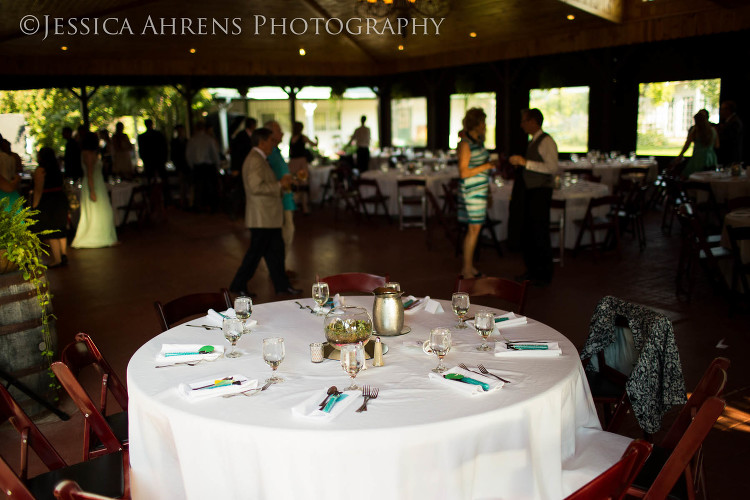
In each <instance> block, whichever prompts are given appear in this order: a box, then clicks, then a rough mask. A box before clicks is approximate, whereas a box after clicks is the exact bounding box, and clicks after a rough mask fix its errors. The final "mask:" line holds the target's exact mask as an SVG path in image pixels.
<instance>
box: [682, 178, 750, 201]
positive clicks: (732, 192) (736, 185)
mask: <svg viewBox="0 0 750 500" xmlns="http://www.w3.org/2000/svg"><path fill="white" fill-rule="evenodd" d="M688 180H690V181H694V182H704V183H708V184H711V191H713V193H714V198H716V201H717V202H719V203H726V202H727V201H728V200H731V199H733V198H739V197H740V196H750V177H748V176H747V171H743V172H742V174H741V175H739V176H737V177H733V176H732V175H731V174H730V173H729V172H717V171H715V170H705V171H703V172H695V173H693V174H691V175H690V177H689V178H688ZM704 197H705V196H704ZM701 201H702V200H701Z"/></svg>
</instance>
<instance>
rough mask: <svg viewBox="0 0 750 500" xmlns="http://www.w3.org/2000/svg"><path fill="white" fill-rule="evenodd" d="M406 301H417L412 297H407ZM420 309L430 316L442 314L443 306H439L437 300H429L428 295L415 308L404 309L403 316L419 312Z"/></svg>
mask: <svg viewBox="0 0 750 500" xmlns="http://www.w3.org/2000/svg"><path fill="white" fill-rule="evenodd" d="M406 300H414V301H416V300H419V299H417V298H416V297H415V296H414V295H409V296H408V297H406ZM422 309H424V310H425V311H427V312H428V313H431V314H438V313H441V312H443V306H442V305H441V304H440V302H438V301H437V300H433V299H431V298H430V296H429V295H426V296H425V297H424V298H423V299H422V301H421V302H420V303H419V304H417V305H416V306H414V307H411V308H409V309H404V314H406V315H410V314H414V313H416V312H417V311H421V310H422Z"/></svg>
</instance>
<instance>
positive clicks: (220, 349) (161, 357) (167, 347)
mask: <svg viewBox="0 0 750 500" xmlns="http://www.w3.org/2000/svg"><path fill="white" fill-rule="evenodd" d="M204 345H206V344H162V346H161V351H159V354H157V355H156V364H157V365H159V366H163V365H174V364H177V363H192V362H193V361H214V360H216V359H218V358H220V357H221V356H222V355H224V346H223V345H215V346H213V347H214V351H213V352H211V353H208V354H185V355H181V356H165V354H166V353H168V352H198V349H200V348H201V347H203V346H204Z"/></svg>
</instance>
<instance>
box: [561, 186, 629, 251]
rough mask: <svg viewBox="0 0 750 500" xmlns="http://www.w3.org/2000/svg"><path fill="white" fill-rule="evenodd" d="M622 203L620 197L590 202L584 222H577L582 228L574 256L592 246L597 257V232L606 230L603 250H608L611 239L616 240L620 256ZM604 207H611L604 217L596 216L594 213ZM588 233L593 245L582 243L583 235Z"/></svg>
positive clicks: (606, 197)
mask: <svg viewBox="0 0 750 500" xmlns="http://www.w3.org/2000/svg"><path fill="white" fill-rule="evenodd" d="M621 203H622V202H621V200H620V197H619V196H616V195H609V196H601V197H598V198H591V200H589V206H588V208H587V209H586V215H585V216H584V218H583V220H581V221H576V223H577V224H580V226H581V228H580V230H579V231H578V238H576V246H575V250H574V251H573V252H574V253H573V255H574V256H575V255H576V254H577V253H578V251H579V250H581V248H583V247H584V246H590V247H591V249H592V250H593V252H594V256H596V255H597V252H598V250H597V249H598V244H597V241H596V232H597V231H604V230H606V231H607V236H606V237H605V239H604V241H602V242H601V245H602V249H606V247H607V245H608V244H609V243H610V240H611V238H614V243H615V250H616V252H617V253H618V254H619V253H620V224H619V221H618V213H619V212H620V205H621ZM602 206H606V207H609V210H608V212H607V213H606V214H605V215H603V216H595V215H594V212H595V211H597V210H596V209H597V208H599V207H602ZM587 232H588V233H589V235H590V237H591V243H589V244H588V245H584V244H583V243H582V242H583V235H584V234H586V233H587Z"/></svg>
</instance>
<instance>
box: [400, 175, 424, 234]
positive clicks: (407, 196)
mask: <svg viewBox="0 0 750 500" xmlns="http://www.w3.org/2000/svg"><path fill="white" fill-rule="evenodd" d="M396 189H397V193H398V227H399V229H400V230H403V229H404V228H405V227H418V228H421V229H424V230H427V181H425V180H424V179H398V180H397V181H396ZM405 209H409V210H410V211H409V213H407V210H405ZM417 209H418V211H417ZM414 212H416V213H414Z"/></svg>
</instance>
